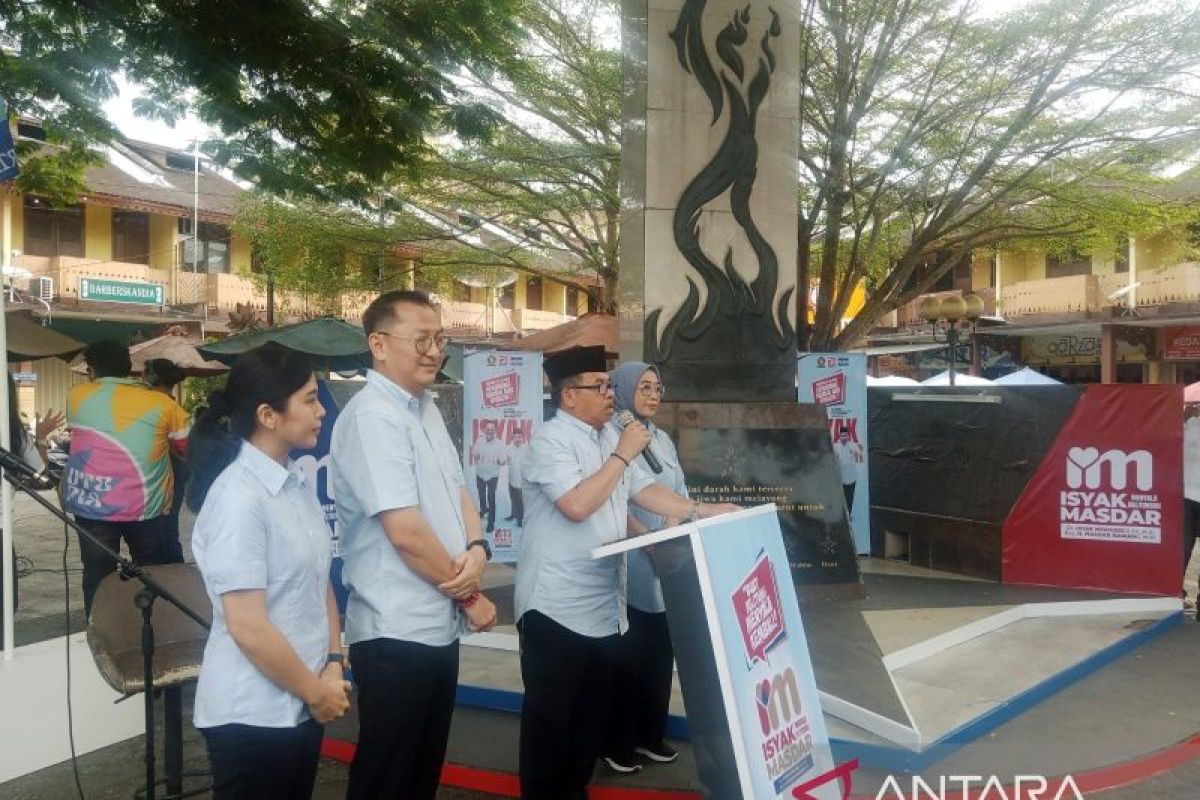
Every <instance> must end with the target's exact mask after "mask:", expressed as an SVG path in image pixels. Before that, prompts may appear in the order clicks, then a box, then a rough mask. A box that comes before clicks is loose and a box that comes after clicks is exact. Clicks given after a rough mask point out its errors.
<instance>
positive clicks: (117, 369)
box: [83, 339, 133, 378]
mask: <svg viewBox="0 0 1200 800" xmlns="http://www.w3.org/2000/svg"><path fill="white" fill-rule="evenodd" d="M83 360H84V361H86V362H87V365H88V367H89V368H90V369H91V370H92V374H93V375H95V376H96V377H97V378H128V377H129V373H130V372H132V371H133V362H132V361H131V360H130V358H129V348H128V347H126V346H125V345H123V344H121V343H120V342H118V341H115V340H113V339H101V340H100V341H98V342H92V343H91V344H89V345H88V346H87V349H86V350H84V351H83Z"/></svg>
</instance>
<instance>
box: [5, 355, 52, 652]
mask: <svg viewBox="0 0 1200 800" xmlns="http://www.w3.org/2000/svg"><path fill="white" fill-rule="evenodd" d="M17 400H18V398H17V384H16V381H14V380H13V376H12V373H11V372H10V373H8V449H9V450H11V451H12V452H13V453H15V454H16V455H18V456H20V458H21V460H22V461H24V462H25V463H26V464H28V465H29V466H30V467H33V468H34V469H35V470H38V471H39V472H40V471H41V470H42V469H44V468H45V466H46V447H47V445H46V437H47V436H49V435H50V434H52V433H54V431H56V430H58V428H59V427H60V426H61V425H62V424H63V415H62V414H59V413H56V412H55V411H54V410H53V409H50V410H49V411H47V412H46V416H44V417H41V418H40V419H38V421H37V424H36V425H35V427H34V433H33V435H32V436H31V435H30V433H29V430H28V429H27V428H26V427H25V422H24V420H22V419H21V409H20V407H19V406H18V403H17ZM4 491H5V492H7V493H8V500H9V503H10V504H11V503H12V501H13V498H14V497H16V490H15V489H13V488H12V487H11V486H9V485H8V484H7V483H5V485H4ZM15 538H16V537H14V539H15ZM13 547H14V550H13V564H16V563H17V554H16V549H15V548H16V542H15V541H14V543H13ZM3 592H4V575H3V573H2V572H0V597H3V596H4V595H3ZM12 597H13V608H14V609H16V607H17V601H18V600H19V599H20V596H19V593H18V587H17V571H16V569H15V568H14V569H13V585H12ZM3 634H4V626H3V621H0V636H2V635H3Z"/></svg>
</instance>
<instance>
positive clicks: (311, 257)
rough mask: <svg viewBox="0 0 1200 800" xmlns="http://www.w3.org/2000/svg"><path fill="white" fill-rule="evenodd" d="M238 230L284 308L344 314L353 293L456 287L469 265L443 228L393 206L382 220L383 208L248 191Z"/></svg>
mask: <svg viewBox="0 0 1200 800" xmlns="http://www.w3.org/2000/svg"><path fill="white" fill-rule="evenodd" d="M233 230H234V232H235V233H236V234H237V235H239V236H242V237H245V238H246V239H247V240H248V241H249V242H250V246H251V248H252V249H253V251H254V253H255V255H256V259H255V260H256V263H257V265H258V267H259V271H258V272H256V273H253V274H251V275H249V276H248V277H251V278H253V279H254V280H255V281H257V282H259V284H260V285H262V286H265V283H266V280H267V276H268V275H271V276H273V277H274V280H275V286H276V299H277V300H276V301H277V303H278V307H279V308H280V310H281V311H282V312H284V313H293V314H301V315H303V314H306V313H307V314H309V315H311V314H317V313H320V314H333V315H335V316H340V315H342V314H344V309H343V308H342V306H341V302H342V298H343V295H345V294H350V295H354V294H360V295H367V294H377V293H378V292H381V291H385V290H387V289H394V288H401V287H403V286H405V285H407V284H409V283H410V282H411V283H415V284H416V285H418V286H419V287H420V288H422V289H426V290H428V291H434V292H439V293H448V292H449V290H450V285H451V282H452V280H453V279H454V278H455V277H461V276H462V275H463V271H464V268H465V265H464V262H463V259H461V258H459V259H456V258H455V257H454V253H455V252H457V251H458V247H457V245H455V244H454V243H453V242H449V243H447V242H446V241H445V238H446V237H445V234H444V233H443V231H442V229H440V228H438V227H434V226H433V225H432V224H430V223H429V222H427V221H423V220H421V219H420V218H418V217H415V216H413V215H412V214H407V213H397V212H394V211H389V212H385V214H384V215H383V219H382V220H380V218H379V216H378V214H377V212H376V211H375V210H373V209H364V208H360V207H357V206H352V205H349V204H344V205H331V204H328V203H320V202H316V201H297V202H294V203H282V202H279V201H277V200H272V199H268V198H261V197H248V198H246V199H245V200H244V201H243V202H242V203H241V204H240V206H239V208H238V212H237V216H236V217H235V220H234V225H233ZM414 245H420V246H421V248H422V249H421V256H422V261H421V262H416V261H414V256H416V255H417V251H416V249H415V247H414ZM434 251H436V253H437V257H436V258H432V259H431V258H430V257H429V256H430V254H431V252H434ZM414 271H415V273H416V274H415V275H414V274H413V273H414ZM493 271H494V270H493ZM479 272H480V268H472V274H477V273H479ZM495 279H496V277H495V276H493V280H495Z"/></svg>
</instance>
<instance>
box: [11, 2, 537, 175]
mask: <svg viewBox="0 0 1200 800" xmlns="http://www.w3.org/2000/svg"><path fill="white" fill-rule="evenodd" d="M520 2H521V0H371V2H367V3H362V2H353V1H352V0H327V1H326V2H300V1H298V0H258V1H257V2H253V3H246V2H240V1H239V0H208V2H203V3H197V2H194V0H33V1H32V2H30V1H27V0H0V93H3V95H4V96H6V97H7V98H8V99H9V101H10V103H11V110H12V113H15V114H25V115H29V116H32V117H36V118H38V119H40V120H42V121H43V122H44V123H45V124H46V126H47V132H48V134H49V135H50V136H51V137H52V138H53V139H54V140H55V141H59V142H69V143H70V145H71V147H70V148H69V150H71V149H75V148H83V147H85V146H86V145H88V144H91V143H95V142H99V141H105V140H106V139H109V138H111V137H112V136H113V135H114V134H115V131H114V130H113V128H112V126H111V125H110V124H109V123H108V122H106V121H105V120H104V117H103V115H102V113H101V109H100V107H101V105H102V104H103V102H104V101H105V100H106V99H108V98H109V97H112V96H113V95H114V93H115V92H116V84H115V81H114V76H115V75H117V74H118V73H123V74H125V75H126V76H128V78H129V79H130V80H132V81H133V82H135V83H137V84H138V85H141V86H143V87H145V94H144V96H142V97H141V98H139V100H138V101H137V103H136V108H137V111H138V112H139V113H141V114H144V115H147V116H151V117H157V118H161V119H163V120H166V121H168V122H172V121H174V120H175V119H177V118H178V117H179V116H180V115H182V114H183V113H185V111H187V110H188V108H189V106H191V107H194V109H195V110H196V112H197V113H198V116H199V117H200V119H201V120H203V121H204V122H207V123H209V124H212V125H214V126H215V127H217V128H218V129H219V130H220V131H221V136H222V139H221V141H219V142H213V143H210V144H209V149H210V151H211V152H212V153H213V155H215V156H216V157H217V159H218V160H219V161H220V162H221V163H223V164H226V165H228V166H230V167H231V168H232V169H233V170H234V171H235V172H236V173H237V174H238V175H240V176H241V177H243V178H245V179H247V180H249V181H252V182H254V183H255V184H257V185H258V186H259V187H261V188H263V189H265V190H267V191H271V192H276V193H292V192H300V193H305V194H312V195H317V196H323V197H361V196H365V195H367V194H370V193H373V192H374V191H375V190H376V189H377V187H378V185H379V183H380V182H381V181H382V180H383V179H384V178H385V177H386V176H389V175H396V174H400V173H402V172H403V171H404V170H405V169H410V168H411V167H412V166H413V165H414V164H416V163H418V162H419V161H420V160H421V158H422V157H424V156H425V155H426V154H427V152H428V146H427V144H426V142H427V139H428V138H429V137H430V136H432V135H434V134H435V133H438V132H440V131H444V130H452V131H456V132H458V133H460V134H462V135H467V136H477V135H479V134H481V133H482V132H484V131H485V130H486V129H487V127H488V126H489V124H490V121H491V113H490V111H489V110H488V109H487V108H486V106H484V105H481V104H479V103H477V102H475V101H474V100H472V98H470V97H469V96H467V95H465V94H464V92H463V91H462V90H461V89H460V88H459V87H458V85H457V84H456V83H455V80H454V77H455V75H456V74H457V72H458V71H459V70H460V69H462V68H463V67H469V68H471V69H474V70H478V71H480V72H481V73H486V72H487V71H488V70H489V69H491V68H492V67H493V66H494V65H495V64H496V63H497V61H498V60H499V59H500V58H501V57H502V56H504V55H505V54H506V53H508V52H510V51H511V50H512V49H513V47H514V40H515V38H516V37H517V36H518V35H519V30H518V28H517V27H516V25H515V24H514V22H513V17H514V12H515V9H516V7H517V6H518V4H519V3H520ZM24 155H26V156H28V157H32V155H33V154H32V153H31V152H29V149H28V148H26V152H25V154H24ZM56 157H57V158H58V159H59V162H60V163H59V165H58V167H55V168H54V170H57V171H58V172H62V173H63V174H62V175H58V177H59V178H60V180H59V181H58V182H57V186H58V188H60V189H61V188H64V187H65V188H69V186H70V184H69V180H68V181H66V182H64V181H63V180H61V178H63V177H68V178H69V176H70V175H71V174H74V175H75V176H76V178H75V179H76V180H78V174H79V170H78V167H79V166H80V164H79V163H78V161H79V156H78V155H77V154H75V155H68V156H61V155H58V156H56ZM72 159H74V161H72ZM27 163H29V162H27ZM27 169H28V170H29V173H28V176H27V178H26V180H25V181H24V183H25V184H26V186H27V187H28V188H33V187H32V186H29V184H31V183H32V182H33V180H34V178H37V177H38V176H39V175H41V174H43V173H45V174H47V175H50V173H49V172H47V171H48V170H50V168H42V167H37V166H32V165H31V166H28V167H27ZM72 169H73V170H74V171H73V172H72ZM50 176H53V175H50Z"/></svg>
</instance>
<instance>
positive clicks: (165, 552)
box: [63, 340, 190, 614]
mask: <svg viewBox="0 0 1200 800" xmlns="http://www.w3.org/2000/svg"><path fill="white" fill-rule="evenodd" d="M83 357H84V360H85V361H86V362H87V365H88V375H89V378H90V380H89V382H87V383H81V384H79V385H77V386H73V387H71V390H70V392H68V393H67V425H68V426H70V428H71V455H70V457H69V458H68V460H67V469H66V476H65V480H64V483H65V486H64V488H63V500H64V503H65V506H64V510H66V511H68V512H70V513H72V514H74V515H75V521H76V522H77V523H78V524H79V525H80V527H82V528H85V529H86V530H87V531H88V532H90V533H91V534H92V536H94V537H96V538H97V539H99V540H100V541H102V542H104V543H105V544H106V545H107V546H108V547H109V548H110V549H112V550H118V549H120V546H121V540H122V539H124V540H125V544H126V545H128V547H129V555H130V557H131V558H132V559H133V561H134V563H137V564H143V565H145V564H169V563H174V562H177V561H178V560H179V547H178V543H177V540H175V539H172V538H171V531H170V516H169V512H170V510H171V498H172V496H173V495H174V488H175V487H174V482H173V477H172V475H171V461H170V454H171V453H175V454H177V455H180V456H182V455H183V454H184V453H185V452H186V450H187V437H188V428H189V426H190V420H189V418H188V413H187V412H186V411H184V410H183V407H182V406H180V405H179V404H178V403H176V402H175V401H174V400H172V399H171V398H170V397H167V396H166V395H165V394H163V393H162V392H156V391H154V390H152V389H150V388H148V387H147V386H146V385H145V384H144V383H142V382H141V381H135V380H133V379H131V378H130V377H129V373H130V371H131V370H132V367H133V365H132V363H131V362H130V359H129V348H128V347H126V346H125V345H123V344H121V343H120V342H115V341H112V340H102V341H99V342H94V343H93V344H91V345H89V346H88V348H87V350H85V351H84V354H83ZM79 550H80V554H81V556H82V557H83V605H84V611H85V613H86V614H91V609H92V598H93V597H94V596H95V594H96V588H97V587H98V586H99V585H100V581H102V580H103V579H104V578H105V576H107V575H108V574H109V573H110V572H112V571H114V570H115V569H116V562H115V561H113V560H112V558H110V557H109V556H108V554H107V553H105V552H104V551H103V550H101V549H100V548H99V547H97V546H95V545H94V544H92V542H91V541H90V540H88V539H86V538H84V537H82V536H81V537H80V539H79Z"/></svg>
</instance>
